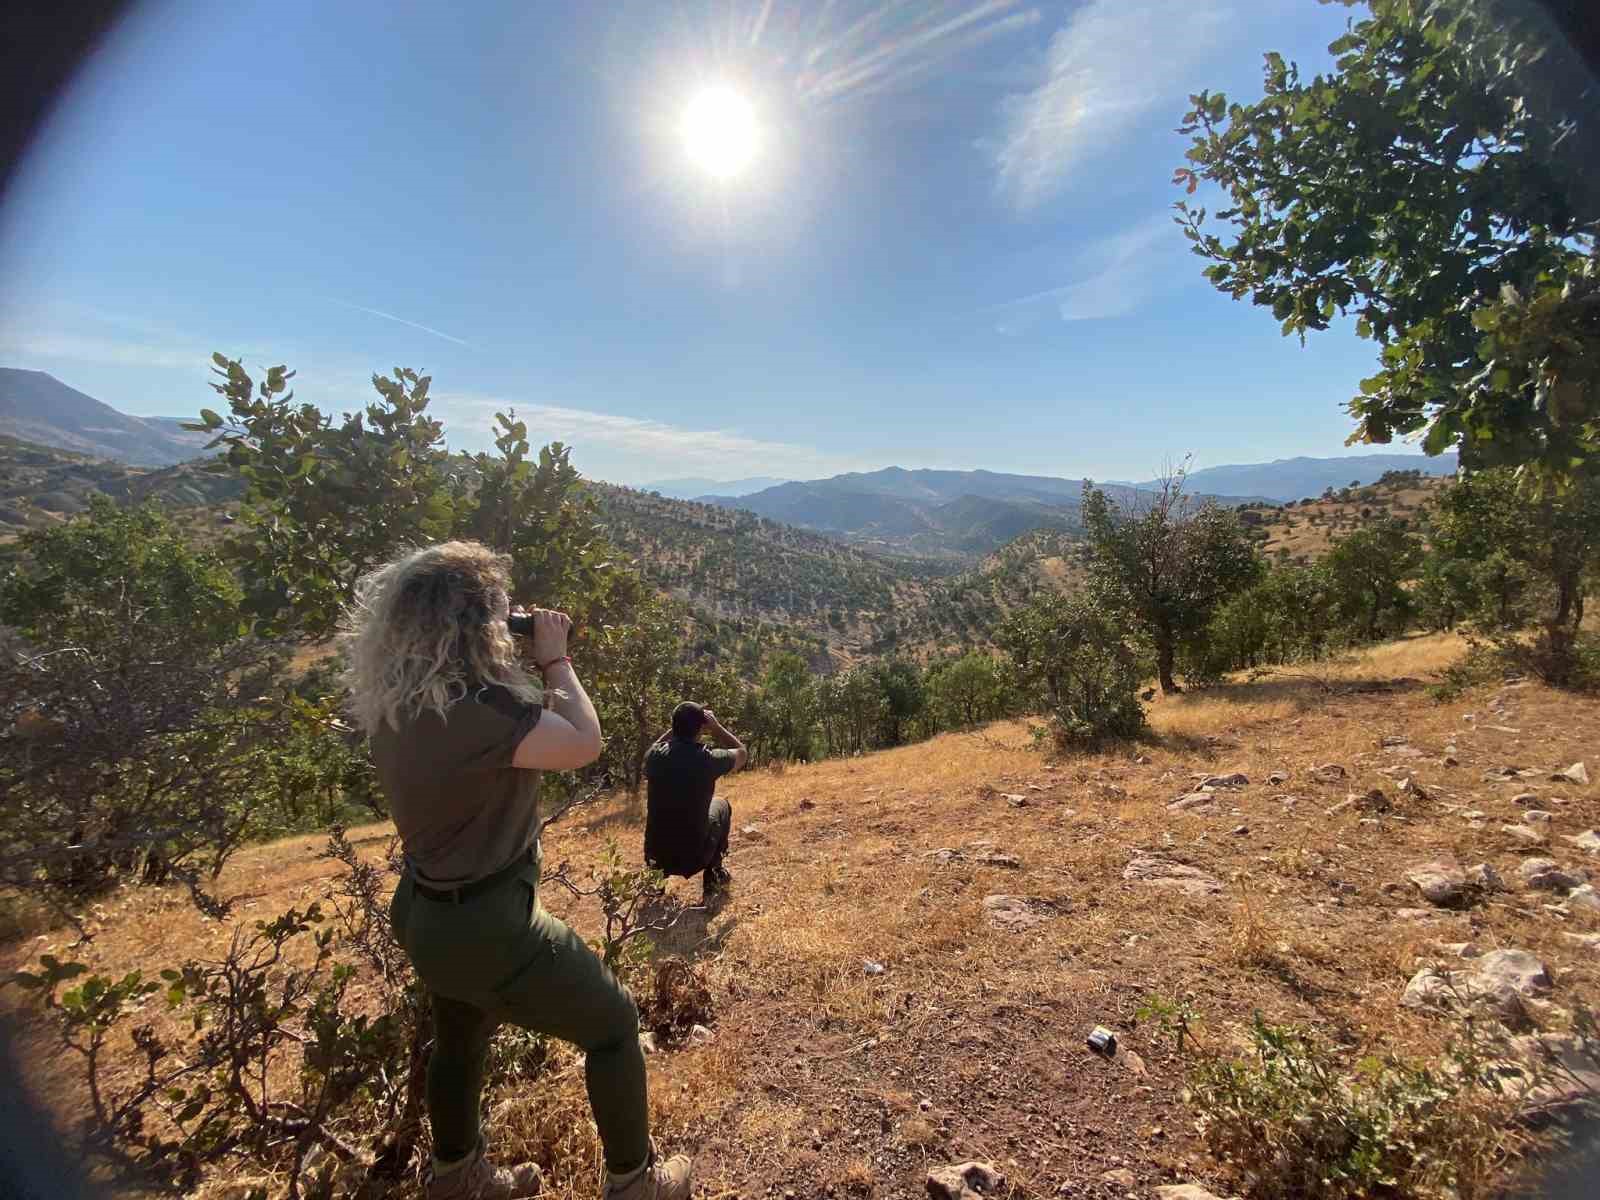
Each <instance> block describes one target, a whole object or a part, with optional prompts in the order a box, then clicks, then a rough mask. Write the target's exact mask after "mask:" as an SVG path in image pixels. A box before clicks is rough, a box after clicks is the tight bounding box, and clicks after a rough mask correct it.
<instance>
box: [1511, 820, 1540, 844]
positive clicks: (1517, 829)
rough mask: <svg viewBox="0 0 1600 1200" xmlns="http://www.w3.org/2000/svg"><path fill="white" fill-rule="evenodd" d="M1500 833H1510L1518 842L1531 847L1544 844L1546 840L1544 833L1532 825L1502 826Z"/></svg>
mask: <svg viewBox="0 0 1600 1200" xmlns="http://www.w3.org/2000/svg"><path fill="white" fill-rule="evenodd" d="M1500 832H1501V833H1508V834H1510V835H1511V836H1512V837H1513V838H1515V839H1516V840H1517V841H1519V842H1525V843H1527V844H1528V845H1530V846H1536V845H1538V844H1540V843H1542V842H1543V841H1544V838H1545V835H1544V833H1543V832H1542V831H1540V830H1538V829H1535V828H1534V827H1533V826H1531V825H1502V826H1500Z"/></svg>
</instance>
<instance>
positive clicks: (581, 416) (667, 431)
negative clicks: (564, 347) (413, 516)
mask: <svg viewBox="0 0 1600 1200" xmlns="http://www.w3.org/2000/svg"><path fill="white" fill-rule="evenodd" d="M512 404H513V402H512V401H509V400H502V399H497V398H494V397H489V396H479V395H466V394H459V393H457V394H450V393H441V394H440V395H439V397H438V405H439V407H440V409H441V410H442V411H444V412H445V413H447V414H452V415H459V416H460V417H462V418H464V421H463V423H470V422H472V421H476V422H481V423H482V424H483V426H484V427H485V428H486V427H487V424H488V421H489V419H490V417H491V414H493V413H494V412H496V411H503V410H505V409H507V408H509V407H512ZM516 410H517V417H518V419H519V420H522V421H525V422H527V425H528V434H529V440H530V441H533V442H536V443H541V442H551V441H562V442H566V443H568V444H570V445H572V446H574V447H575V448H577V449H578V451H579V452H580V454H581V453H582V451H583V449H584V448H585V447H590V446H598V447H604V448H605V449H606V450H608V451H612V452H614V453H616V454H622V455H626V456H628V457H629V458H630V459H634V460H637V461H638V462H639V463H641V464H649V466H650V470H652V471H654V474H653V475H652V474H651V473H650V472H649V471H646V472H644V474H642V475H641V478H659V477H661V476H662V475H663V474H666V475H671V474H674V473H676V474H695V473H701V472H707V473H710V472H716V471H728V470H731V471H733V472H734V473H736V474H744V475H758V474H765V475H790V476H794V477H796V478H811V477H814V476H816V475H819V474H827V473H831V472H838V471H845V470H850V469H852V468H855V467H859V466H860V465H861V464H860V463H859V462H856V461H855V460H847V459H843V458H840V457H838V456H836V455H830V454H826V453H824V452H823V451H821V450H818V449H817V448H816V447H814V446H805V445H800V444H798V443H795V442H776V441H767V440H765V439H762V438H753V437H747V436H745V435H744V434H741V433H738V432H736V431H734V430H731V429H689V428H687V427H685V426H682V425H671V424H668V423H667V422H665V421H653V420H649V419H646V418H641V417H626V416H620V415H618V414H615V413H604V412H596V411H594V410H592V409H584V408H565V407H561V406H557V405H550V404H535V405H522V404H518V405H516ZM446 425H447V426H450V427H452V428H460V427H461V424H458V423H456V422H453V421H451V420H449V419H447V420H446Z"/></svg>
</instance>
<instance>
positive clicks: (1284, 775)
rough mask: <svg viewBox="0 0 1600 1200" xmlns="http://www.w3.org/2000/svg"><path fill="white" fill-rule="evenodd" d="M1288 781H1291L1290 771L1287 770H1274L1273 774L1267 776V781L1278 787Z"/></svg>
mask: <svg viewBox="0 0 1600 1200" xmlns="http://www.w3.org/2000/svg"><path fill="white" fill-rule="evenodd" d="M1288 782H1289V772H1287V771H1274V772H1272V774H1270V775H1268V776H1267V783H1269V784H1270V785H1271V786H1273V787H1277V786H1278V785H1279V784H1283V783H1288Z"/></svg>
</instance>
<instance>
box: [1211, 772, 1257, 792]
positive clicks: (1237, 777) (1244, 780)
mask: <svg viewBox="0 0 1600 1200" xmlns="http://www.w3.org/2000/svg"><path fill="white" fill-rule="evenodd" d="M1200 786H1201V787H1203V788H1242V787H1249V786H1250V777H1249V776H1248V775H1245V774H1243V773H1242V772H1239V771H1235V772H1233V773H1232V774H1231V775H1207V776H1206V777H1205V778H1204V779H1202V780H1201V781H1200Z"/></svg>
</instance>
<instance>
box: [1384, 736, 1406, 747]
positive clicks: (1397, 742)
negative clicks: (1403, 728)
mask: <svg viewBox="0 0 1600 1200" xmlns="http://www.w3.org/2000/svg"><path fill="white" fill-rule="evenodd" d="M1406 744H1407V740H1406V738H1405V737H1403V736H1402V735H1400V734H1398V733H1391V734H1390V735H1389V736H1388V737H1386V738H1384V739H1383V748H1384V749H1385V750H1388V749H1390V748H1391V747H1394V746H1404V745H1406Z"/></svg>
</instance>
